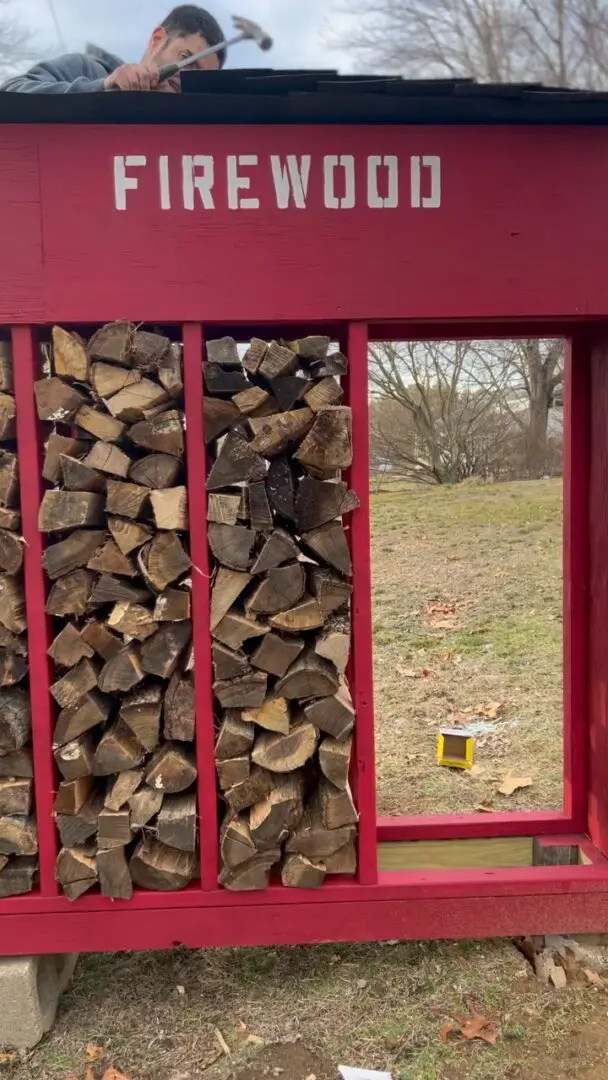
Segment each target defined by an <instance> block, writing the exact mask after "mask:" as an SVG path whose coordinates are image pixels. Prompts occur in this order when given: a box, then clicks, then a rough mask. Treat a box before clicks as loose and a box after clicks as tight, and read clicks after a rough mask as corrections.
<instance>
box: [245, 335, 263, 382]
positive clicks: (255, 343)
mask: <svg viewBox="0 0 608 1080" xmlns="http://www.w3.org/2000/svg"><path fill="white" fill-rule="evenodd" d="M267 352H268V345H267V344H266V342H265V341H262V340H261V339H260V338H252V339H251V343H250V345H249V348H248V349H247V351H246V353H245V355H244V357H243V367H244V368H245V371H248V372H249V374H250V375H256V374H257V372H258V371H259V368H260V364H261V363H262V360H263V359H264V357H265V356H266V353H267Z"/></svg>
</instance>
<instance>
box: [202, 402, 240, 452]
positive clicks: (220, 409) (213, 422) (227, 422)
mask: <svg viewBox="0 0 608 1080" xmlns="http://www.w3.org/2000/svg"><path fill="white" fill-rule="evenodd" d="M240 417H241V413H240V412H239V409H238V407H237V406H236V405H235V404H234V403H233V402H232V401H222V399H221V398H211V397H205V400H204V401H203V428H204V432H205V442H206V443H210V442H213V440H214V439H217V438H218V437H219V436H220V435H223V434H224V432H225V431H228V428H230V427H232V425H233V424H234V423H235V422H236V421H237V420H238V419H239V418H240Z"/></svg>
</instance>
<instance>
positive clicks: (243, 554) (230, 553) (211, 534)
mask: <svg viewBox="0 0 608 1080" xmlns="http://www.w3.org/2000/svg"><path fill="white" fill-rule="evenodd" d="M207 539H208V541H209V547H210V548H211V551H212V552H213V555H214V556H215V558H216V559H217V560H218V562H220V563H221V564H222V565H223V566H227V567H229V568H230V569H231V570H247V569H248V567H249V566H250V564H251V551H252V548H253V545H254V543H255V533H254V532H252V530H251V529H245V528H243V526H242V525H217V524H215V523H212V524H211V525H209V529H208V533H207Z"/></svg>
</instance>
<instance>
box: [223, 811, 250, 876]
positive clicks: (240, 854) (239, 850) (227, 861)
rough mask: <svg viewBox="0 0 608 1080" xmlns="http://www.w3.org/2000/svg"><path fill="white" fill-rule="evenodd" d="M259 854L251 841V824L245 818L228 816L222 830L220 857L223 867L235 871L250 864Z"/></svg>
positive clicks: (233, 815)
mask: <svg viewBox="0 0 608 1080" xmlns="http://www.w3.org/2000/svg"><path fill="white" fill-rule="evenodd" d="M256 854H257V851H256V847H255V844H254V842H253V840H252V839H251V832H250V830H249V822H248V820H247V818H245V817H244V816H240V817H239V816H238V815H235V814H228V816H227V817H226V818H225V820H224V821H223V822H222V828H221V830H220V856H221V860H222V866H224V867H229V868H230V869H234V867H236V866H240V865H241V863H244V862H248V861H249V859H252V858H254V856H255V855H256Z"/></svg>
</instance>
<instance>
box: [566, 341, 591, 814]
mask: <svg viewBox="0 0 608 1080" xmlns="http://www.w3.org/2000/svg"><path fill="white" fill-rule="evenodd" d="M590 429H591V424H590V356H589V346H588V342H587V340H586V338H585V337H584V335H579V336H578V337H576V336H575V337H574V338H573V339H572V340H571V341H568V342H567V343H566V354H565V363H564V465H563V474H564V812H565V813H566V814H567V815H568V816H569V817H570V818H571V819H572V821H571V828H572V830H573V831H575V832H586V831H587V763H588V749H587V743H588V737H589V732H588V730H587V725H588V709H587V689H588V687H587V681H588V680H587V658H588V590H589V453H590Z"/></svg>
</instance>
